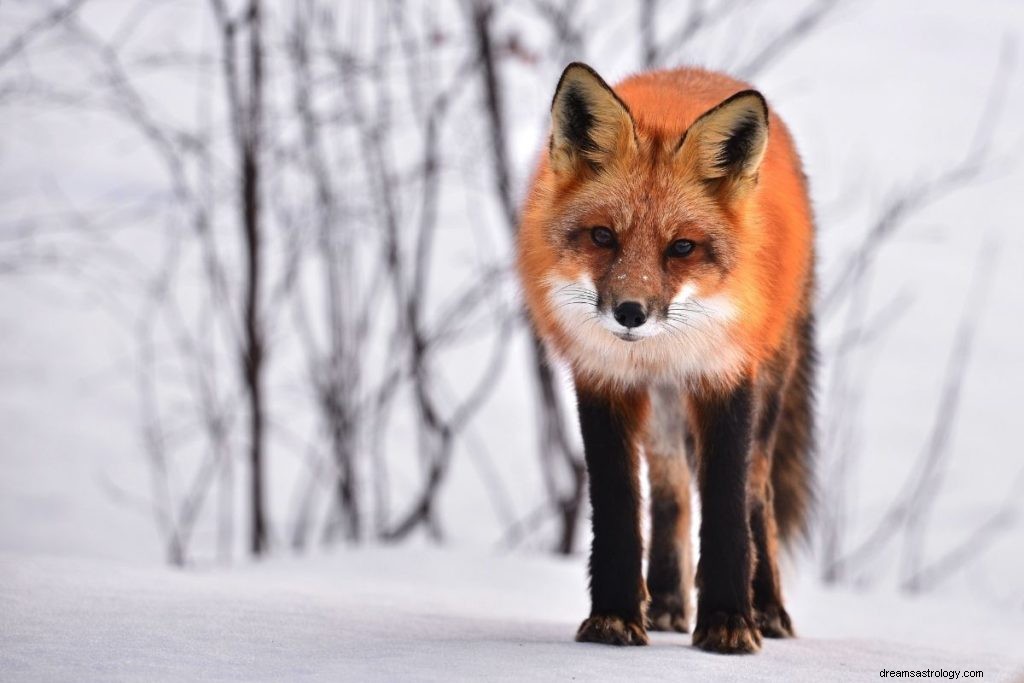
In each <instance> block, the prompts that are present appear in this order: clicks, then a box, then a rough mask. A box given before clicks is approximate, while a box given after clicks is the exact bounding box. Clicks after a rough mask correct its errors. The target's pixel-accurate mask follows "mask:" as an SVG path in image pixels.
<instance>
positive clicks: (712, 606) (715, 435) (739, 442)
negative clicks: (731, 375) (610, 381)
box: [691, 383, 761, 653]
mask: <svg viewBox="0 0 1024 683" xmlns="http://www.w3.org/2000/svg"><path fill="white" fill-rule="evenodd" d="M691 413H692V422H693V426H694V430H695V432H696V437H697V442H698V452H699V458H700V459H699V468H698V482H699V487H700V500H701V524H700V560H699V562H698V564H697V590H698V593H697V625H696V627H695V628H694V630H693V644H694V645H695V646H697V647H699V648H701V649H704V650H708V651H711V652H721V653H747V652H756V651H757V650H758V649H760V647H761V634H760V632H759V631H758V629H757V625H756V624H755V622H754V614H753V607H752V605H751V595H750V587H751V573H752V568H753V559H754V557H753V549H752V542H751V533H750V518H749V514H748V509H747V477H748V469H749V465H750V449H751V436H752V427H753V419H754V395H753V391H752V388H751V386H750V385H749V383H743V384H741V385H740V386H738V387H736V388H734V389H732V390H730V391H728V392H725V394H724V395H715V396H702V397H698V398H695V399H694V400H693V402H692V406H691Z"/></svg>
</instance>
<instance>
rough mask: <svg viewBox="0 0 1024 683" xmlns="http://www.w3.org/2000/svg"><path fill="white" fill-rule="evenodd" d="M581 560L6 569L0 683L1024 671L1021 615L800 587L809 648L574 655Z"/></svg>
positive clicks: (684, 642)
mask: <svg viewBox="0 0 1024 683" xmlns="http://www.w3.org/2000/svg"><path fill="white" fill-rule="evenodd" d="M584 567H585V562H584V560H583V559H582V558H579V557H576V558H570V559H564V560H558V559H553V558H547V557H529V556H521V555H495V554H488V553H484V552H480V551H440V550H434V549H417V548H400V549H372V550H359V551H344V552H336V553H333V554H330V555H327V554H323V555H319V556H311V557H307V558H302V559H288V560H273V561H270V562H266V563H263V564H260V565H254V566H251V567H248V568H245V569H235V570H230V571H225V570H192V571H174V570H170V569H164V568H160V567H152V566H145V565H132V564H124V563H120V564H119V563H116V562H113V561H105V560H104V561H101V560H82V559H68V558H47V557H40V556H20V555H11V554H7V555H3V556H0V670H2V671H3V678H4V680H33V681H39V680H70V679H75V680H138V679H146V680H175V681H180V680H299V679H323V680H354V681H374V680H381V681H395V680H439V681H441V680H443V681H448V680H479V679H483V678H486V679H488V680H491V679H495V680H553V679H558V680H566V679H580V680H605V679H623V678H629V679H635V680H653V679H656V678H662V679H663V678H665V677H669V676H671V677H673V678H694V679H701V680H706V679H709V678H710V679H712V680H773V679H785V680H790V681H804V680H806V681H819V680H823V679H827V680H858V681H863V680H868V679H871V678H875V677H877V676H878V671H879V670H881V669H883V668H886V669H928V668H932V669H939V668H942V669H947V670H962V669H971V670H977V669H980V670H982V671H984V672H985V678H986V680H1000V679H1004V678H1007V677H1009V676H1011V675H1012V674H1014V673H1017V674H1021V673H1024V653H1022V652H1021V651H1020V649H1019V646H1018V641H1019V637H1020V634H1021V633H1024V615H1022V614H1021V613H1020V611H1019V610H1014V611H998V610H991V609H989V610H985V609H970V610H964V609H963V607H962V605H957V604H954V603H948V602H944V601H943V600H941V599H930V600H928V601H913V600H908V599H906V598H900V597H896V596H884V595H878V594H872V595H870V596H867V595H859V594H856V593H840V592H827V591H823V590H822V589H820V588H818V587H816V586H814V585H812V584H810V583H807V582H805V583H801V584H799V585H797V586H796V587H795V590H794V591H793V595H792V596H791V599H790V608H791V612H792V613H793V617H794V619H795V623H796V624H797V627H798V629H799V630H800V632H801V635H802V637H800V638H798V639H795V640H787V641H766V643H765V645H764V648H763V650H762V652H761V653H759V654H757V655H753V656H733V657H729V656H722V655H713V654H708V653H704V652H701V651H699V650H696V649H694V648H692V647H690V644H689V636H688V635H682V634H660V633H658V634H653V637H652V642H651V645H650V646H649V647H646V648H615V647H610V646H602V645H592V644H578V643H575V642H573V640H572V635H573V633H574V631H575V628H576V626H577V625H578V623H579V621H580V619H581V618H582V617H583V616H584V615H585V613H586V609H587V600H586V594H585V586H586V583H585V575H584Z"/></svg>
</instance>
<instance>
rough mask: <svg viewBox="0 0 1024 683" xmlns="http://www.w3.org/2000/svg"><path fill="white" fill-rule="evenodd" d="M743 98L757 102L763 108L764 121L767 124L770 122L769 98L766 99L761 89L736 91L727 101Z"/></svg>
mask: <svg viewBox="0 0 1024 683" xmlns="http://www.w3.org/2000/svg"><path fill="white" fill-rule="evenodd" d="M743 99H748V100H750V101H751V102H757V106H758V108H759V109H760V110H761V114H762V116H764V121H765V123H766V124H767V123H768V100H766V99H765V98H764V95H762V94H761V91H760V90H754V89H749V90H741V91H740V92H738V93H736V94H735V95H733V96H732V97H730V98H729V99H727V100H726V102H734V101H736V100H743Z"/></svg>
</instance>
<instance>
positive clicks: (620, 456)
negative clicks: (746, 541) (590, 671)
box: [576, 385, 647, 645]
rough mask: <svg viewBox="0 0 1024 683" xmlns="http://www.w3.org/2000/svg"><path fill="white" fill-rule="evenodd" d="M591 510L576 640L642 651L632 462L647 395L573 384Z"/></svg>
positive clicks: (642, 606) (636, 499) (635, 483)
mask: <svg viewBox="0 0 1024 683" xmlns="http://www.w3.org/2000/svg"><path fill="white" fill-rule="evenodd" d="M577 397H578V401H579V415H580V427H581V429H582V432H583V447H584V449H585V451H586V461H587V474H588V475H589V482H590V505H591V508H592V511H593V519H592V524H593V531H594V542H593V545H592V547H591V551H590V600H591V609H590V617H589V618H588V619H586V620H585V621H584V622H583V624H581V625H580V628H579V631H578V633H577V634H576V639H577V640H579V641H587V642H598V643H607V644H610V645H646V644H647V633H646V632H645V631H644V609H645V602H646V598H647V595H646V589H645V587H644V583H643V576H642V575H641V555H642V553H643V542H642V539H641V535H640V490H639V481H638V476H639V466H638V465H639V462H638V453H637V447H636V439H637V437H638V436H639V434H638V427H639V426H640V425H641V424H642V420H643V417H644V412H645V410H646V405H647V395H646V393H639V392H636V393H630V394H627V395H618V396H615V397H608V396H606V395H604V394H601V393H597V392H590V391H588V390H587V389H586V388H584V387H580V386H579V385H577Z"/></svg>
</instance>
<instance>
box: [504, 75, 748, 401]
mask: <svg viewBox="0 0 1024 683" xmlns="http://www.w3.org/2000/svg"><path fill="white" fill-rule="evenodd" d="M767 140H768V114H767V107H766V105H765V102H764V99H763V98H762V97H761V95H760V94H758V93H756V92H754V91H744V92H741V93H738V94H736V95H734V96H732V97H730V98H728V99H727V100H725V101H724V102H722V103H721V104H719V105H718V106H717V107H715V108H713V109H712V110H711V111H708V112H707V113H705V114H704V115H703V116H701V117H699V118H698V119H697V120H696V121H695V122H694V123H693V124H692V125H691V126H690V127H689V128H688V129H687V130H686V132H685V133H684V134H683V135H681V136H680V135H678V134H676V135H671V134H667V133H663V132H661V131H658V130H652V129H651V128H650V127H647V128H640V127H638V126H637V125H636V122H635V121H634V119H633V115H632V113H631V112H630V111H629V109H628V108H627V106H626V104H625V103H624V102H623V101H622V100H620V99H619V98H618V97H617V96H616V94H615V93H614V92H613V91H612V90H611V88H609V87H608V86H607V85H606V84H605V83H604V81H603V80H601V78H600V77H599V76H598V75H597V74H596V73H594V72H593V71H591V70H590V69H589V67H586V66H583V65H577V66H573V67H570V68H569V69H567V70H566V72H565V74H564V75H563V77H562V80H561V82H560V83H559V85H558V88H557V91H556V94H555V98H554V102H553V106H552V134H551V140H550V147H549V154H548V158H549V165H550V173H551V174H552V177H553V182H552V183H551V184H550V187H549V188H548V195H547V196H546V197H545V199H546V201H547V203H548V209H547V211H546V214H545V222H546V225H545V226H544V228H543V230H544V232H545V234H544V240H545V242H546V244H545V245H544V249H545V250H546V253H547V254H548V257H547V260H548V263H546V264H545V267H544V270H545V274H544V276H543V280H544V286H545V290H546V291H544V292H543V294H542V296H543V298H544V299H545V302H544V304H543V305H542V307H543V308H544V309H545V313H546V314H547V315H542V316H541V317H542V318H545V319H549V320H550V326H551V328H552V329H551V332H552V333H553V334H552V335H549V336H553V337H554V338H555V340H556V341H555V345H556V347H558V350H559V351H561V352H562V353H563V354H564V355H567V356H569V359H570V361H572V362H573V364H574V365H575V366H576V367H577V369H581V370H583V371H584V372H586V373H588V374H591V375H593V376H594V378H595V379H605V380H611V381H614V382H618V383H624V384H631V383H634V382H647V381H650V380H652V379H655V380H657V379H692V378H693V377H696V376H704V377H712V378H714V377H715V376H725V375H729V374H733V373H735V372H737V371H738V367H739V365H740V364H741V361H742V357H743V349H742V341H741V340H740V339H739V338H738V336H737V335H736V334H734V323H735V321H736V318H737V317H738V312H739V308H740V307H741V306H742V301H743V292H742V287H740V286H738V283H737V282H736V281H735V278H734V277H733V274H734V271H735V270H736V269H737V267H738V266H739V265H740V263H739V262H740V261H741V260H743V259H744V258H745V254H744V251H745V248H746V247H747V246H748V244H749V242H750V239H749V237H748V235H747V234H746V226H745V224H744V221H742V220H741V219H740V218H739V217H740V216H741V215H742V214H743V207H744V204H745V202H746V201H747V199H748V197H749V195H750V193H751V192H752V190H753V189H754V187H755V186H756V183H757V174H758V170H759V168H760V164H761V160H762V158H763V156H764V153H765V149H766V146H767ZM521 258H522V259H523V260H524V261H527V262H528V261H529V260H530V258H531V256H530V254H529V253H528V251H527V252H526V253H524V254H522V256H521ZM526 265H527V266H529V263H527V264H526ZM542 332H543V330H542Z"/></svg>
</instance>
